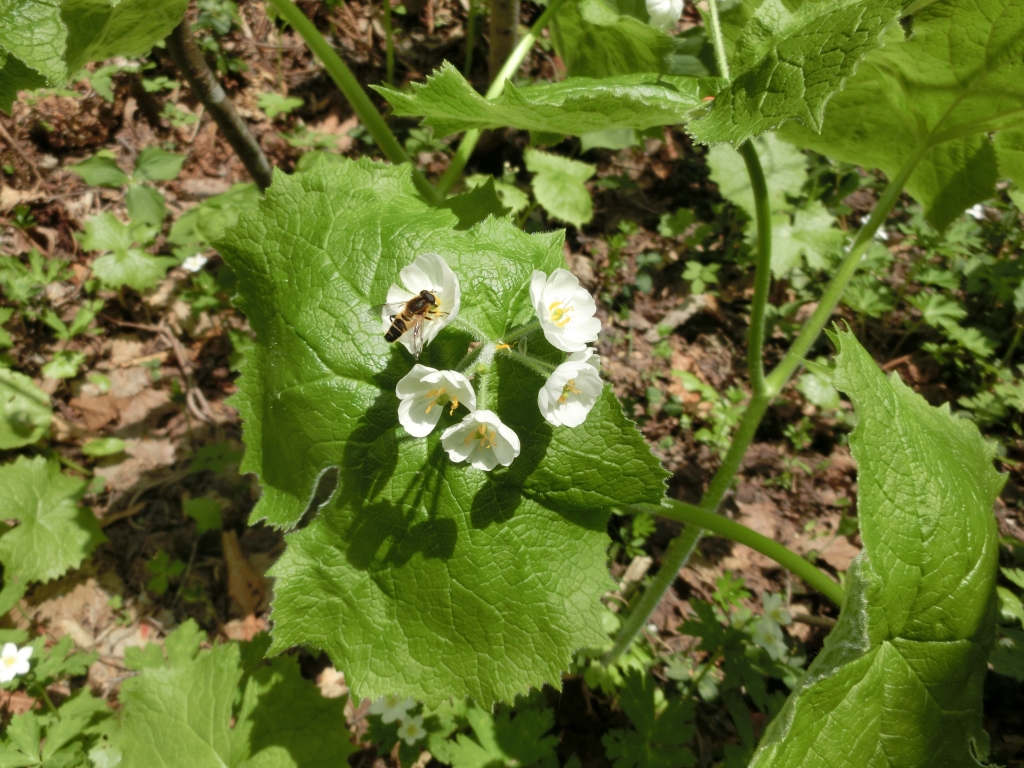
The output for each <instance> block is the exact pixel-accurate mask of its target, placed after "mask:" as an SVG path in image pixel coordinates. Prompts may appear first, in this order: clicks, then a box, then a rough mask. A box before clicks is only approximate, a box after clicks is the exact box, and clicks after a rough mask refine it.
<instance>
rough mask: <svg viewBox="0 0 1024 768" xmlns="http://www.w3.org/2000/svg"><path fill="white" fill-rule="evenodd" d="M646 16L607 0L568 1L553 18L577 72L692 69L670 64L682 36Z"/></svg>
mask: <svg viewBox="0 0 1024 768" xmlns="http://www.w3.org/2000/svg"><path fill="white" fill-rule="evenodd" d="M646 15H647V14H646V11H644V13H643V16H644V17H646ZM646 21H647V20H646V18H643V19H640V18H637V16H636V15H630V14H628V13H620V11H619V9H618V8H614V7H612V6H611V5H610V4H609V3H607V2H605V0H566V2H565V3H563V4H562V7H561V8H560V9H559V10H558V13H556V14H555V17H554V18H553V19H552V20H551V27H550V30H551V39H552V42H554V44H555V50H557V51H558V55H559V56H561V57H562V61H563V62H565V68H566V71H567V72H568V73H569V75H570V76H571V77H615V76H617V75H628V74H633V73H647V72H660V73H663V74H668V73H670V72H672V73H673V74H689V73H688V72H680V71H678V70H673V69H672V68H671V66H670V65H671V63H672V54H673V53H675V52H676V50H677V48H678V46H677V44H676V41H674V40H673V39H672V38H671V37H670V36H669V35H666V34H665V33H664V32H661V31H660V30H657V29H654V28H653V27H651V26H648V25H647V23H646Z"/></svg>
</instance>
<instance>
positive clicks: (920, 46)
mask: <svg viewBox="0 0 1024 768" xmlns="http://www.w3.org/2000/svg"><path fill="white" fill-rule="evenodd" d="M908 24H909V26H910V30H909V32H907V33H906V34H905V33H904V31H903V29H901V28H900V27H893V28H891V29H890V30H889V31H888V32H887V33H886V35H885V47H884V48H882V49H881V50H876V51H872V52H871V53H870V54H869V55H868V56H867V57H866V58H865V60H864V62H863V63H862V64H861V66H860V68H859V69H858V71H857V74H856V75H855V76H853V77H851V78H850V79H849V81H848V82H847V84H846V87H845V89H844V90H843V92H842V93H840V94H838V95H837V96H836V97H835V98H834V99H833V100H832V101H831V102H830V103H829V105H828V108H827V110H826V112H825V120H824V123H823V124H822V126H821V128H820V135H819V134H816V133H814V132H813V131H812V130H810V129H808V128H805V127H801V126H799V125H795V124H792V123H791V124H789V125H787V126H786V127H785V129H784V131H783V134H784V136H785V137H786V138H787V139H789V140H791V141H793V142H795V143H797V144H799V145H800V146H803V147H809V148H811V149H814V150H816V151H818V152H823V153H825V154H827V155H829V156H830V157H832V158H833V159H836V160H843V161H846V162H850V163H857V164H858V165H862V166H864V167H867V168H881V169H882V170H883V171H885V173H886V174H887V175H889V176H890V177H892V176H894V175H896V173H897V172H898V170H899V168H900V167H901V166H902V165H903V163H904V162H906V161H907V160H908V158H910V157H911V156H913V155H914V153H915V152H916V151H918V150H919V149H920V150H924V151H925V154H924V157H923V159H921V161H920V162H919V163H918V165H917V167H916V170H915V171H914V173H913V175H912V176H911V177H910V180H909V181H908V182H907V186H906V189H907V191H908V192H909V193H910V194H911V195H913V196H914V197H915V198H916V199H917V200H918V201H920V202H921V204H922V205H923V206H924V208H925V215H926V217H927V218H928V221H929V222H930V223H931V224H932V225H933V226H935V227H936V228H937V229H940V230H941V229H944V228H945V227H946V226H948V225H949V223H950V222H952V221H953V219H955V218H956V217H957V216H959V215H960V214H961V213H962V212H963V211H964V210H965V209H967V208H968V207H970V206H971V205H973V204H974V203H977V202H980V201H982V200H986V199H988V198H990V197H993V196H994V195H995V183H996V181H997V179H998V178H999V177H1000V176H1009V177H1012V178H1015V179H1019V178H1020V172H1021V165H1020V154H1019V152H1020V150H1019V149H1018V147H1019V146H1020V143H1019V138H1017V134H1016V133H1014V134H1013V135H1012V136H1008V137H1006V138H1005V139H1000V138H999V137H998V134H997V139H996V141H995V142H993V140H992V138H990V134H991V133H993V132H996V131H999V130H1001V129H1010V128H1015V127H1017V126H1019V125H1020V121H1021V119H1022V117H1024V7H1022V6H1021V4H1020V3H1019V2H1016V1H1015V0H977V2H973V3H963V2H957V1H955V0H938V1H937V2H934V3H931V4H928V5H925V6H924V7H923V8H921V9H920V10H919V11H917V12H915V13H914V15H913V16H912V17H910V18H909V19H908ZM815 130H817V128H815Z"/></svg>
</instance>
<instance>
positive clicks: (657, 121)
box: [374, 62, 701, 136]
mask: <svg viewBox="0 0 1024 768" xmlns="http://www.w3.org/2000/svg"><path fill="white" fill-rule="evenodd" d="M374 89H375V90H377V91H378V92H379V93H381V94H382V95H383V96H384V97H385V98H386V99H387V100H388V101H389V102H390V103H391V106H392V107H393V108H394V110H395V114H396V115H408V116H413V117H422V118H423V122H424V123H425V124H427V125H431V126H433V127H434V129H435V131H436V132H437V134H438V135H439V136H447V135H449V134H452V133H459V132H461V131H467V130H470V129H473V128H476V129H481V130H483V129H489V128H503V127H505V126H509V127H512V128H517V129H519V130H524V131H541V132H546V133H554V134H561V135H572V136H579V135H580V134H583V133H589V132H593V131H603V130H609V129H623V128H631V129H637V130H643V129H645V128H651V127H653V126H657V125H673V124H676V123H681V122H683V121H684V120H685V119H686V116H687V115H688V113H689V112H690V111H691V110H692V109H694V108H695V107H698V106H700V104H701V93H700V86H699V81H698V80H697V78H694V77H671V76H660V75H656V74H633V75H619V76H617V77H606V78H602V79H595V78H590V77H570V78H569V79H567V80H562V81H561V82H558V83H548V84H544V85H532V86H527V87H525V88H517V87H516V86H515V85H513V84H512V82H511V81H508V82H506V83H505V90H504V91H503V92H502V94H501V96H500V97H499V98H498V99H496V100H495V101H487V100H486V99H485V98H484V97H483V96H481V95H480V94H479V93H477V92H476V91H475V90H474V89H473V86H472V85H470V84H469V83H468V82H467V81H466V79H465V78H464V77H463V76H462V75H461V74H460V73H459V71H458V70H457V69H456V68H455V67H453V66H452V65H451V64H449V63H448V62H445V63H444V64H442V65H441V68H440V69H439V70H438V71H437V72H436V73H434V74H433V75H431V76H430V77H428V78H427V82H426V83H422V84H421V83H413V85H412V93H404V92H402V91H399V90H397V89H395V88H389V87H387V86H374Z"/></svg>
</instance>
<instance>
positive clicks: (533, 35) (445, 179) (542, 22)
mask: <svg viewBox="0 0 1024 768" xmlns="http://www.w3.org/2000/svg"><path fill="white" fill-rule="evenodd" d="M282 1H284V0H271V2H282ZM564 2H565V0H551V2H549V3H548V7H547V9H546V10H545V11H544V13H542V14H541V15H540V18H538V19H537V20H536V21H535V22H533V26H531V27H530V31H529V32H527V33H526V34H525V35H523V39H522V40H520V41H519V44H518V45H517V46H516V47H515V49H514V50H513V51H512V53H511V54H510V55H509V57H508V58H507V59H506V60H505V64H504V66H503V67H502V68H501V69H500V70H499V71H498V74H497V75H495V77H494V80H493V82H492V83H491V86H490V88H488V89H487V93H485V94H484V98H485V99H487V100H488V101H494V100H495V99H496V98H498V97H499V96H501V92H502V91H504V90H505V81H506V80H508V79H509V78H511V77H512V76H513V75H515V73H516V72H517V71H518V70H519V65H520V64H522V63H523V59H525V58H526V54H527V53H529V52H530V48H532V47H533V44H534V43H535V42H536V40H537V38H538V37H540V33H541V32H542V31H543V29H544V27H546V26H547V25H548V22H550V21H551V19H552V18H553V17H554V15H555V14H556V13H558V9H559V8H561V7H562V4H563V3H564ZM467 76H468V73H467ZM479 140H480V131H479V130H477V129H476V128H474V129H472V130H469V131H466V133H465V134H464V135H463V137H462V141H461V142H460V143H459V148H458V150H457V151H456V152H455V156H454V157H453V158H452V162H451V165H449V166H448V170H446V171H445V172H444V175H443V176H441V180H440V181H438V182H437V191H438V192H439V193H440V194H441V195H442V196H443V195H446V194H448V190H450V189H451V188H452V187H454V186H455V184H456V182H458V180H459V179H460V178H461V177H462V169H463V168H465V167H466V163H468V162H469V157H470V155H472V154H473V150H474V149H476V143H477V142H478V141H479Z"/></svg>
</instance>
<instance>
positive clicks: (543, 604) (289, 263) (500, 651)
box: [218, 160, 665, 705]
mask: <svg viewBox="0 0 1024 768" xmlns="http://www.w3.org/2000/svg"><path fill="white" fill-rule="evenodd" d="M456 223H457V219H456V217H455V216H454V215H453V213H452V212H450V211H447V210H439V209H432V208H430V207H429V206H428V205H427V204H426V203H425V202H424V201H422V200H421V199H420V198H419V197H418V196H417V195H416V192H415V190H414V188H413V186H412V185H411V182H410V181H409V175H408V169H406V168H396V167H390V166H383V165H379V164H375V163H372V162H369V161H365V160H361V161H358V162H351V161H344V162H341V163H319V164H317V165H316V166H314V167H313V168H312V169H311V170H310V171H309V172H307V173H304V174H296V175H295V176H292V177H286V176H284V175H280V176H279V177H278V178H277V179H275V183H274V185H273V186H272V187H271V189H270V190H268V192H267V197H266V199H265V200H264V201H263V202H262V203H261V204H260V206H259V209H258V210H257V211H256V212H252V213H246V214H243V215H242V216H241V218H240V219H239V223H238V225H237V226H236V227H235V228H233V229H232V230H230V231H229V232H228V234H227V236H226V237H225V238H224V240H222V241H221V242H220V243H219V244H218V247H219V248H220V250H221V252H222V253H223V254H224V256H225V258H226V259H227V260H228V262H229V263H230V264H231V265H232V267H233V268H234V269H235V271H236V272H237V273H238V281H239V282H238V287H239V294H240V299H241V301H240V303H241V306H242V308H243V309H244V311H245V312H246V314H247V315H248V317H249V320H250V322H251V323H252V326H253V328H254V330H255V331H256V334H257V344H256V347H255V348H254V350H253V351H252V353H251V354H249V355H247V358H246V361H245V363H244V365H243V369H242V370H243V376H242V379H241V388H240V392H239V395H238V396H237V397H236V401H235V402H236V404H237V406H238V407H239V409H240V411H241V414H242V417H243V419H244V420H245V440H246V445H247V449H248V450H247V454H246V458H245V461H244V463H243V466H242V469H243V471H249V472H257V473H258V474H259V476H260V479H261V482H262V483H263V497H262V498H261V499H260V501H259V503H258V504H257V506H256V508H255V510H254V512H253V520H259V519H266V520H267V521H268V522H270V523H272V524H274V525H277V526H282V527H290V526H293V525H295V524H296V523H297V522H298V521H299V519H300V518H302V516H303V514H304V513H305V512H306V510H307V507H308V506H309V505H310V499H312V498H313V497H314V492H315V491H316V488H317V486H318V483H319V481H320V479H321V478H323V476H324V473H327V472H330V473H332V474H333V473H335V472H337V489H336V491H335V492H334V494H333V497H332V498H330V500H329V501H328V502H327V503H326V504H325V505H324V506H323V507H322V508H320V509H319V511H318V512H317V514H316V515H315V517H314V518H313V519H312V521H311V522H310V523H309V524H308V525H307V526H306V527H305V528H302V529H301V530H298V531H295V532H293V533H291V534H289V535H288V536H287V537H286V540H287V544H288V546H287V549H286V551H285V553H284V555H283V556H282V558H281V559H280V561H279V562H278V563H277V564H276V565H275V566H274V569H273V570H272V574H273V575H274V576H275V577H276V578H277V585H276V587H275V593H276V598H275V603H274V609H273V619H274V645H273V648H272V650H273V651H281V650H284V649H286V648H288V647H289V646H291V645H294V644H300V643H302V644H307V645H310V646H313V647H317V648H321V649H323V650H325V651H327V652H328V654H329V655H330V657H331V659H332V660H333V661H334V663H335V665H336V666H337V667H338V668H340V669H344V670H345V673H346V679H347V681H348V682H349V685H351V687H352V690H353V691H354V693H355V695H357V696H360V697H370V698H375V697H377V696H380V695H386V694H392V693H395V692H398V693H400V694H402V695H410V696H414V697H415V698H417V699H419V700H421V701H425V702H426V703H427V704H428V705H429V704H431V703H437V702H439V701H441V700H442V699H445V698H447V697H448V696H451V695H454V696H456V697H460V696H465V695H469V696H472V697H473V698H474V699H476V700H477V701H478V702H481V703H482V704H485V705H486V704H487V703H489V702H492V701H494V700H496V699H511V697H512V696H513V695H514V694H515V693H517V692H519V691H524V690H526V689H527V688H528V687H529V686H539V685H540V684H542V683H544V682H551V683H552V684H555V685H557V684H558V681H559V677H560V672H561V671H562V670H564V669H565V668H566V665H567V664H568V661H569V658H570V656H571V654H572V653H573V651H575V650H576V649H577V648H580V647H582V646H585V645H588V644H593V643H598V642H601V640H602V638H603V635H602V633H601V631H600V629H599V626H600V624H599V614H600V603H599V598H600V596H601V595H602V594H603V593H604V591H605V590H606V589H607V587H608V584H609V580H608V575H607V570H606V567H605V547H606V546H607V543H608V538H607V536H606V534H605V522H606V513H605V512H604V511H602V510H603V509H604V508H606V507H609V506H611V505H614V504H620V503H627V502H630V501H634V500H641V499H645V500H646V499H658V498H660V497H661V496H662V494H663V492H664V490H663V489H664V485H663V478H664V477H665V473H664V471H663V470H661V468H660V467H659V465H658V462H657V460H656V459H655V458H654V457H653V456H652V455H651V453H650V451H649V449H648V448H647V447H646V446H645V444H644V442H643V439H642V436H641V435H640V433H639V432H638V431H637V430H636V428H635V426H634V425H633V424H632V422H630V421H628V420H627V419H626V418H625V416H624V415H623V413H622V410H621V407H620V406H619V405H618V403H617V402H616V400H615V398H614V396H613V395H612V394H611V392H610V390H608V389H606V392H605V395H604V397H603V398H602V399H601V400H600V401H599V403H598V405H597V406H596V407H595V409H594V410H593V411H592V412H591V414H590V416H589V418H588V420H587V422H586V423H585V425H584V426H582V427H580V428H577V429H572V430H570V429H564V428H559V429H552V428H551V427H550V425H548V424H547V423H546V422H544V421H543V419H542V417H541V415H540V413H539V411H538V408H537V405H536V397H537V391H538V390H539V388H540V386H541V384H542V383H543V382H542V379H541V377H540V376H539V375H538V374H537V373H535V372H533V371H532V370H530V369H527V368H522V367H520V366H517V365H515V364H514V363H513V361H512V359H511V357H510V356H508V355H500V356H498V357H497V358H496V362H495V364H494V373H493V374H492V376H493V377H495V378H496V382H495V381H494V380H493V378H492V382H491V385H490V386H489V391H490V393H491V394H490V395H489V397H490V398H491V402H490V404H489V407H491V408H493V409H494V410H496V412H497V413H498V414H499V416H500V417H501V419H502V420H503V421H504V422H505V423H506V424H507V425H508V426H510V427H511V428H512V429H513V430H515V432H516V433H517V435H519V436H520V439H521V441H522V453H521V454H520V456H519V457H518V458H517V459H516V460H515V462H513V464H512V465H511V467H509V468H507V469H505V470H498V471H495V472H492V473H485V472H481V471H478V470H475V469H472V468H470V467H468V466H467V465H464V464H451V463H449V462H448V460H447V458H446V456H445V454H444V452H443V450H442V448H441V445H440V432H441V430H442V429H443V428H444V427H445V426H446V425H448V424H451V423H454V422H456V421H457V420H458V419H460V418H461V414H458V413H456V414H455V415H449V414H447V413H446V414H444V416H443V417H442V423H441V424H440V425H439V428H438V429H437V430H435V431H434V432H433V434H431V435H430V436H429V437H427V438H425V439H412V438H410V437H409V436H408V435H407V434H406V433H405V431H404V430H402V429H400V428H399V427H398V422H397V405H398V400H397V398H396V396H395V394H394V387H395V385H396V383H397V381H398V380H399V379H400V378H401V377H402V376H403V375H404V374H405V373H406V372H408V370H409V369H410V368H411V367H412V364H413V360H412V358H411V357H410V356H408V355H407V353H406V352H405V350H404V348H398V345H395V346H389V345H388V344H387V343H386V342H385V341H384V339H383V333H382V329H381V326H380V317H379V314H376V315H375V314H373V313H372V312H371V311H370V308H371V307H372V305H374V304H377V303H379V302H381V301H382V300H383V299H384V297H385V295H386V293H387V290H388V286H389V285H390V284H391V283H392V282H394V281H396V280H397V279H398V273H399V271H400V270H401V268H402V267H404V266H406V265H407V264H409V263H411V262H412V261H413V260H414V259H415V258H416V257H417V256H419V255H420V254H423V253H427V252H433V253H438V254H440V255H441V256H442V257H443V258H444V259H445V260H446V261H447V263H448V264H449V265H450V266H451V268H452V269H453V270H454V271H455V273H456V274H457V275H458V276H459V278H460V280H461V285H462V307H461V310H460V312H459V316H458V319H457V320H456V322H455V323H453V324H452V325H450V326H449V327H448V328H446V329H445V330H444V331H443V332H442V333H441V335H440V336H439V337H438V338H437V339H436V340H435V341H434V342H433V343H432V344H431V345H430V346H429V347H427V349H426V350H425V352H424V354H423V357H422V359H421V362H422V363H424V364H426V365H430V366H432V367H435V368H453V367H455V366H456V365H457V363H458V362H459V361H460V360H462V359H463V358H464V356H465V354H466V352H467V349H468V345H469V343H470V341H473V340H480V341H485V342H486V341H488V340H497V339H499V338H500V337H501V336H502V335H503V334H505V333H507V332H508V331H509V330H511V329H513V328H514V327H516V326H519V325H521V324H523V323H524V322H527V321H528V320H529V319H530V318H531V316H532V314H533V310H532V306H531V304H530V301H529V291H528V280H529V276H530V274H531V273H532V272H533V270H534V269H542V270H544V271H549V272H550V271H551V270H553V269H554V268H556V267H558V266H560V265H561V264H562V234H561V233H553V234H546V235H527V234H525V233H523V232H521V231H520V230H518V229H516V228H515V227H514V226H513V225H512V224H511V223H509V222H507V221H500V220H496V219H493V218H487V219H485V220H484V221H482V222H480V223H479V224H477V225H476V226H474V227H473V228H472V229H470V230H468V231H460V230H457V229H455V226H456ZM531 347H536V350H535V352H537V353H541V354H544V353H546V354H547V355H548V356H549V357H552V359H559V360H560V359H561V358H560V357H558V356H559V355H560V354H561V353H556V352H555V351H554V350H552V349H551V348H550V347H547V345H546V344H545V343H544V342H543V341H537V342H536V343H534V342H532V341H531ZM480 396H481V397H482V395H480Z"/></svg>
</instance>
